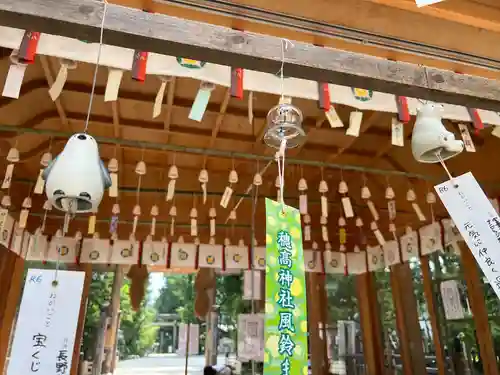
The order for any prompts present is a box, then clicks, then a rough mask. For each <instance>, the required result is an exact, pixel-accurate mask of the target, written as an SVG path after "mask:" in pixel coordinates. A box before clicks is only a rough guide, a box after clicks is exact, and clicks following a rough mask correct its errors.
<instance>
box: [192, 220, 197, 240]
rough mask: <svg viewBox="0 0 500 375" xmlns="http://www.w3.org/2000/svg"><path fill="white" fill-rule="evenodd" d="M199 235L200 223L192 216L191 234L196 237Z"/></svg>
mask: <svg viewBox="0 0 500 375" xmlns="http://www.w3.org/2000/svg"><path fill="white" fill-rule="evenodd" d="M197 235H198V225H197V223H196V219H193V218H191V236H193V237H196V236H197Z"/></svg>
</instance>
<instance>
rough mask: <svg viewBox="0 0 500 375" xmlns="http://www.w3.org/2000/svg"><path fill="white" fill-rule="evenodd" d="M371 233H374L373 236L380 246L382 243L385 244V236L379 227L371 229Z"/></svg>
mask: <svg viewBox="0 0 500 375" xmlns="http://www.w3.org/2000/svg"><path fill="white" fill-rule="evenodd" d="M373 234H374V235H375V238H376V239H377V242H378V243H379V245H380V246H384V244H385V238H384V236H383V235H382V232H381V231H380V229H375V230H374V231H373Z"/></svg>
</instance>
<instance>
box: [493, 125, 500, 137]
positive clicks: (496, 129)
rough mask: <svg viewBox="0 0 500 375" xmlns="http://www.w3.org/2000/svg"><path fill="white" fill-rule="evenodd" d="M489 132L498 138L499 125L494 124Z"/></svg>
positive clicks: (499, 133) (499, 134) (499, 135)
mask: <svg viewBox="0 0 500 375" xmlns="http://www.w3.org/2000/svg"><path fill="white" fill-rule="evenodd" d="M491 134H492V135H494V136H495V137H498V138H500V125H494V126H493V131H492V132H491Z"/></svg>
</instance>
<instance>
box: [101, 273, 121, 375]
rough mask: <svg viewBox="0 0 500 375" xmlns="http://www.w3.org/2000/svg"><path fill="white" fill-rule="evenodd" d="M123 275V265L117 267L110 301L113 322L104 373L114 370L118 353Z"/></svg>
mask: <svg viewBox="0 0 500 375" xmlns="http://www.w3.org/2000/svg"><path fill="white" fill-rule="evenodd" d="M123 276H124V269H123V266H116V267H115V275H114V278H113V286H112V287H111V303H110V311H111V324H110V326H109V329H108V330H107V332H106V343H105V347H106V352H105V358H104V364H103V370H102V372H103V373H104V374H108V373H110V372H111V370H112V366H113V361H114V357H115V355H116V351H114V348H115V346H116V345H115V342H116V333H117V331H118V324H119V320H118V317H119V314H120V291H121V288H122V285H123Z"/></svg>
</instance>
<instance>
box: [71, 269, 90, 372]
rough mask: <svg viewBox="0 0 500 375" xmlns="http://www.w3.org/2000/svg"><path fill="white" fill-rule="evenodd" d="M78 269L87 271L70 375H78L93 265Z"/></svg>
mask: <svg viewBox="0 0 500 375" xmlns="http://www.w3.org/2000/svg"><path fill="white" fill-rule="evenodd" d="M75 269H76V270H79V271H84V272H85V279H84V281H83V291H82V300H81V302H80V312H79V313H78V324H77V326H76V332H75V345H74V347H73V356H72V360H71V371H70V375H78V368H79V365H80V350H81V346H82V337H83V328H84V326H85V314H86V311H87V299H88V296H89V291H90V283H91V282H92V265H91V264H85V265H80V266H76V267H75Z"/></svg>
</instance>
